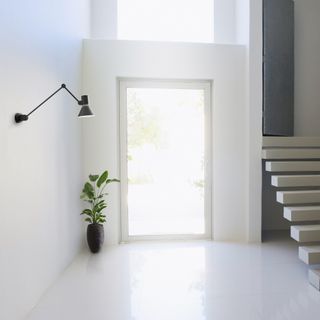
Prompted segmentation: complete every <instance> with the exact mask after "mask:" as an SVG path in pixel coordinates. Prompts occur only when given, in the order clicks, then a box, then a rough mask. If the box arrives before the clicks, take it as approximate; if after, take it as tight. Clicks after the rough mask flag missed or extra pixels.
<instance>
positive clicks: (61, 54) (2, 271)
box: [0, 0, 90, 320]
mask: <svg viewBox="0 0 320 320" xmlns="http://www.w3.org/2000/svg"><path fill="white" fill-rule="evenodd" d="M89 9H90V8H89V2H88V0H72V1H62V0H56V1H49V0H41V1H40V0H26V1H17V0H11V1H3V2H2V3H1V10H0V21H1V28H0V39H1V50H0V70H1V77H0V88H1V90H0V100H1V117H0V155H1V156H0V177H1V184H0V200H1V201H0V221H1V222H0V319H3V320H17V319H22V318H23V317H24V315H25V314H26V313H27V312H28V311H29V310H30V309H31V308H32V307H33V306H34V305H35V303H36V302H37V300H38V299H39V297H40V296H41V294H43V293H44V291H45V290H46V289H47V288H48V286H50V284H51V283H52V282H53V281H54V280H55V279H56V278H57V276H58V275H59V274H60V272H61V271H62V270H63V269H64V268H65V267H66V266H67V265H68V264H69V262H70V261H71V260H72V259H73V257H74V255H75V254H76V253H77V252H78V250H79V248H80V247H81V245H82V241H81V239H82V238H83V225H82V223H81V222H80V220H81V218H80V217H79V211H80V201H79V191H80V188H81V184H82V168H81V167H82V166H81V130H80V123H79V120H78V119H77V117H76V115H77V112H78V106H77V105H76V104H75V102H74V101H73V99H72V98H71V97H70V96H68V95H67V94H66V93H63V92H61V93H60V94H59V95H58V96H56V97H55V98H53V99H52V100H51V101H49V102H48V103H47V105H46V107H44V109H40V110H39V111H38V112H37V113H35V114H34V115H32V116H31V117H30V120H29V121H28V122H27V123H23V124H20V125H16V124H14V123H13V116H14V114H15V112H28V111H30V109H31V108H32V107H34V106H35V105H37V104H38V103H40V101H41V100H42V99H43V98H45V97H46V96H48V95H49V94H50V93H51V92H52V91H53V90H55V89H56V88H57V87H59V85H60V84H61V82H65V83H67V84H68V85H69V87H70V89H72V90H73V91H74V92H75V93H76V94H80V92H81V90H80V89H81V60H82V56H81V49H82V38H83V37H85V36H86V34H87V31H88V29H89V28H88V27H89Z"/></svg>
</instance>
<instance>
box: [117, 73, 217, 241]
mask: <svg viewBox="0 0 320 320" xmlns="http://www.w3.org/2000/svg"><path fill="white" fill-rule="evenodd" d="M128 88H168V89H203V90H204V92H205V95H204V97H205V101H204V104H205V111H204V112H205V115H204V116H205V166H204V171H205V188H204V190H205V198H204V201H205V210H204V211H205V212H204V219H205V232H204V233H203V234H197V235H190V234H179V235H143V236H142V235H141V236H130V235H129V226H128V221H129V220H128V201H127V195H128V169H127V94H126V93H127V89H128ZM212 88H213V81H212V80H157V79H137V78H118V89H119V122H120V126H119V128H120V181H121V194H120V198H121V200H120V202H121V214H120V219H121V221H120V225H121V242H129V241H137V240H184V239H212Z"/></svg>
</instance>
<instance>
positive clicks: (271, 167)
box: [266, 161, 320, 172]
mask: <svg viewBox="0 0 320 320" xmlns="http://www.w3.org/2000/svg"><path fill="white" fill-rule="evenodd" d="M266 171H269V172H289V171H291V172H294V171H296V172H303V171H305V172H306V171H309V172H312V171H320V161H267V162H266Z"/></svg>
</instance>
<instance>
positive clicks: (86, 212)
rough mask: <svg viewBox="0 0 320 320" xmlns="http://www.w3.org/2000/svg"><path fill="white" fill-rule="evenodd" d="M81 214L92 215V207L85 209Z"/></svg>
mask: <svg viewBox="0 0 320 320" xmlns="http://www.w3.org/2000/svg"><path fill="white" fill-rule="evenodd" d="M80 214H86V215H87V216H89V217H91V216H92V210H90V209H84V210H83V211H82V212H81V213H80Z"/></svg>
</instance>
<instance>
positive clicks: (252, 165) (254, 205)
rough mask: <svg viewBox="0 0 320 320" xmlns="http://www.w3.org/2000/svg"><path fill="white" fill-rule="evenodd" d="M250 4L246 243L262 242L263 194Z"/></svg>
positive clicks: (258, 37)
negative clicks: (247, 241)
mask: <svg viewBox="0 0 320 320" xmlns="http://www.w3.org/2000/svg"><path fill="white" fill-rule="evenodd" d="M248 1H249V8H248V9H249V21H250V23H249V38H248V41H249V42H248V43H247V50H248V51H247V54H248V58H247V59H248V60H247V61H248V63H247V67H246V69H247V72H248V78H247V79H248V85H247V88H248V89H247V90H248V119H247V121H248V131H247V134H248V162H247V164H248V166H247V169H248V183H249V185H248V192H249V197H248V230H247V236H248V240H249V241H251V242H259V241H261V225H262V214H261V209H262V208H261V192H262V165H261V150H262V0H248Z"/></svg>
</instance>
